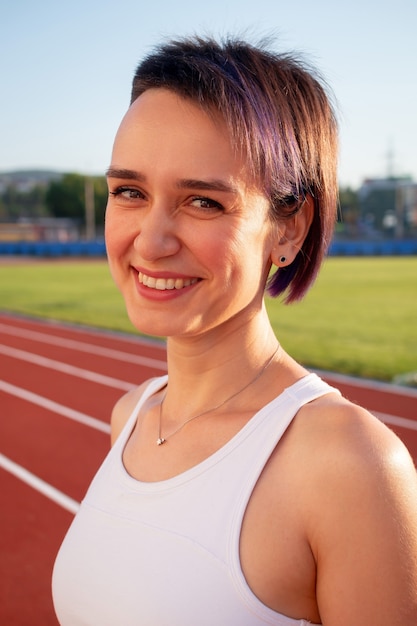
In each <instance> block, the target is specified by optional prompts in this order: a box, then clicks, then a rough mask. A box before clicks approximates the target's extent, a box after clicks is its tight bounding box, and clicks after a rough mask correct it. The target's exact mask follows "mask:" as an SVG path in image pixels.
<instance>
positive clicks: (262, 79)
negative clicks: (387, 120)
mask: <svg viewBox="0 0 417 626" xmlns="http://www.w3.org/2000/svg"><path fill="white" fill-rule="evenodd" d="M158 87H160V88H166V89H170V90H171V91H174V92H176V93H177V94H178V95H180V96H182V97H185V98H188V99H191V100H192V101H194V102H195V103H197V104H198V105H200V106H201V107H202V108H203V109H205V110H206V111H207V112H208V113H210V112H213V111H218V112H220V114H221V115H222V116H223V117H224V119H225V120H226V123H227V124H228V126H229V128H230V131H231V138H232V141H233V142H234V143H235V145H236V146H237V147H238V148H239V149H241V150H243V153H244V155H245V157H246V159H247V164H248V167H249V171H251V173H252V175H253V176H254V177H255V180H256V181H257V182H258V183H259V185H260V188H261V189H262V190H263V192H264V193H265V194H266V196H267V197H268V198H269V200H270V205H271V216H272V218H273V219H275V220H282V219H285V218H286V217H288V216H292V215H294V213H296V212H297V211H298V209H299V208H300V207H301V206H302V204H303V202H304V200H305V198H306V196H308V195H310V196H311V197H312V198H313V201H314V217H313V221H312V224H311V227H310V230H309V232H308V234H307V237H306V239H305V241H304V243H303V246H302V248H301V250H300V251H299V252H298V254H297V256H296V258H295V259H294V261H293V262H292V263H291V264H290V265H289V266H287V267H284V268H280V269H278V270H277V271H276V272H275V274H273V275H272V276H271V277H270V279H269V281H268V291H269V293H270V295H272V296H277V295H279V294H283V293H284V292H287V296H286V302H291V301H294V300H297V299H300V298H302V297H303V295H304V294H305V293H306V291H307V289H308V288H309V287H310V285H311V283H312V282H313V281H314V279H315V277H316V275H317V272H318V270H319V267H320V265H321V262H322V260H323V258H324V255H325V253H326V251H327V248H328V245H329V243H330V240H331V236H332V233H333V228H334V223H335V220H336V213H337V155H338V142H337V122H336V117H335V114H334V110H333V107H332V104H331V101H330V97H329V95H328V89H327V87H326V86H325V83H324V81H323V80H322V79H321V78H320V77H319V76H318V74H317V72H316V71H315V70H313V69H312V68H311V67H309V66H307V65H306V63H304V62H301V61H300V60H299V59H298V58H297V57H296V56H295V55H291V54H277V53H275V52H272V51H271V50H269V49H268V46H267V43H261V44H260V45H258V46H254V45H251V44H249V43H247V42H245V41H241V40H239V39H230V38H229V39H227V40H225V41H223V42H217V41H214V40H213V39H210V38H207V39H203V38H201V37H193V38H186V39H182V40H174V41H170V42H168V43H165V44H162V45H160V46H158V47H157V48H156V49H155V50H154V52H152V53H151V54H150V55H149V56H147V57H146V58H145V59H144V60H143V61H142V62H141V63H140V65H139V66H138V68H137V70H136V73H135V77H134V79H133V85H132V95H131V102H133V101H135V100H136V99H137V98H138V97H139V96H140V95H141V94H142V93H143V92H144V91H146V90H147V89H150V88H158Z"/></svg>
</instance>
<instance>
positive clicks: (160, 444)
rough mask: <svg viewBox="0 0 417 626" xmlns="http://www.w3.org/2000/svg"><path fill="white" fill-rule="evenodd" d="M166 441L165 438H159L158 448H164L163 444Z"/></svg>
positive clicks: (157, 441)
mask: <svg viewBox="0 0 417 626" xmlns="http://www.w3.org/2000/svg"><path fill="white" fill-rule="evenodd" d="M165 441H166V440H165V439H164V438H163V437H158V439H157V440H156V445H157V446H162V444H163V443H165Z"/></svg>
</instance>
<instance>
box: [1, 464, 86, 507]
mask: <svg viewBox="0 0 417 626" xmlns="http://www.w3.org/2000/svg"><path fill="white" fill-rule="evenodd" d="M0 467H2V468H3V469H4V470H6V472H9V474H13V476H15V477H16V478H19V479H20V480H21V481H23V482H24V483H26V484H27V485H29V487H32V489H35V491H38V492H39V493H41V494H43V495H44V496H46V497H47V498H49V499H50V500H52V501H53V502H55V503H56V504H58V505H59V506H61V507H62V508H63V509H66V510H67V511H69V512H70V513H73V514H74V515H75V514H76V513H77V511H78V509H79V507H80V504H79V502H77V501H76V500H73V499H72V498H70V497H69V496H67V495H66V494H65V493H62V491H59V489H56V488H55V487H52V485H50V484H49V483H47V482H46V481H44V480H42V479H41V478H39V477H38V476H36V475H35V474H32V472H29V470H27V469H25V468H24V467H22V466H21V465H18V464H17V463H15V462H14V461H12V460H11V459H9V458H8V457H7V456H4V454H1V453H0Z"/></svg>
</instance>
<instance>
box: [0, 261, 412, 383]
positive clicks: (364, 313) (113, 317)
mask: <svg viewBox="0 0 417 626" xmlns="http://www.w3.org/2000/svg"><path fill="white" fill-rule="evenodd" d="M0 294H1V295H0V297H1V304H0V308H1V309H2V310H3V311H11V312H18V313H23V314H28V315H34V316H40V317H45V318H50V319H55V320H62V321H66V322H74V323H78V324H84V325H90V326H95V327H100V328H108V329H113V330H118V331H124V332H134V329H133V328H132V326H131V324H130V322H129V320H128V319H127V315H126V313H125V309H124V304H123V301H122V298H121V296H120V294H119V292H118V291H117V289H116V287H115V286H114V284H113V282H112V279H111V277H110V275H109V271H108V268H107V265H106V262H105V261H65V260H64V261H62V260H59V261H49V262H42V261H41V262H40V261H36V260H33V261H30V260H29V261H28V260H26V261H25V262H17V263H7V262H5V261H4V260H2V262H1V263H0ZM267 307H268V311H269V314H270V317H271V320H272V324H273V326H274V329H275V331H276V333H277V336H278V338H279V340H280V341H281V343H282V344H283V346H284V347H285V348H286V349H287V350H288V351H289V352H290V354H292V356H294V357H295V358H296V359H298V360H299V361H301V362H302V363H304V364H305V365H307V366H310V367H315V368H319V369H325V370H331V371H337V372H342V373H347V374H353V375H356V376H363V377H369V378H377V379H381V380H392V379H393V378H394V377H395V376H396V375H399V374H404V373H407V372H412V371H417V258H416V257H379V258H368V257H363V258H330V259H328V260H327V261H326V263H325V264H324V266H323V269H322V272H321V274H320V277H319V279H318V281H317V283H316V285H315V286H314V287H313V289H312V290H311V291H310V293H309V294H308V295H307V297H306V298H305V300H304V301H302V302H301V303H299V304H295V305H290V306H285V305H283V304H282V303H281V302H279V301H275V300H271V299H267Z"/></svg>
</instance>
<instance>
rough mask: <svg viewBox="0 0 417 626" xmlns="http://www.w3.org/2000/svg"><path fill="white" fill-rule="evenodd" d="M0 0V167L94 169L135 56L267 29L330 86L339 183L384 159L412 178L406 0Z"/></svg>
mask: <svg viewBox="0 0 417 626" xmlns="http://www.w3.org/2000/svg"><path fill="white" fill-rule="evenodd" d="M0 1H1V12H0V15H1V37H0V76H1V83H0V85H1V86H0V93H1V99H0V103H1V104H0V106H1V109H0V110H1V115H0V172H4V171H8V170H11V169H26V168H41V169H44V168H47V169H57V170H61V171H76V172H83V173H87V172H88V173H99V174H101V173H103V172H104V170H105V169H106V167H107V165H108V164H109V160H110V152H111V146H112V141H113V137H114V133H115V131H116V129H117V126H118V124H119V122H120V120H121V117H122V116H123V114H124V112H125V110H126V108H127V106H128V100H129V91H130V83H131V79H132V75H133V72H134V69H135V67H136V65H137V62H138V61H139V60H140V59H141V57H142V56H143V54H144V53H146V52H147V51H149V50H150V49H151V48H152V46H153V45H155V44H157V43H158V42H160V41H161V40H162V39H163V38H166V37H170V36H175V35H184V34H192V33H201V32H209V33H210V34H214V35H217V34H225V33H236V32H238V33H241V32H244V31H245V30H247V29H248V30H249V32H250V33H253V35H254V36H255V37H256V36H259V35H264V34H271V33H276V35H277V43H276V46H275V47H276V49H277V50H284V51H285V50H297V51H301V52H302V53H304V55H305V56H306V58H308V59H309V60H310V61H312V62H313V63H314V64H315V65H316V66H317V67H318V68H319V69H320V70H321V72H322V73H323V74H324V75H325V77H326V78H327V81H328V82H329V83H330V85H331V86H332V88H333V91H334V92H335V95H336V98H337V100H338V104H339V110H340V112H339V119H340V127H341V155H340V182H341V184H342V185H348V184H349V185H351V186H353V187H357V186H358V185H359V184H360V183H361V181H362V179H363V178H365V177H375V176H384V175H386V174H387V171H388V168H389V167H391V169H392V172H393V173H394V174H395V175H404V174H409V175H411V176H413V178H414V179H415V180H417V148H416V144H417V67H416V66H417V37H416V32H415V31H416V24H417V2H416V0H390V1H388V0H350V2H339V1H338V0H287V1H286V2H283V1H282V0H209V1H208V2H205V3H202V2H200V0H194V1H193V2H191V1H190V0H149V1H147V2H144V1H143V0H117V1H115V0H111V1H109V0H72V1H71V2H69V1H65V0H59V1H58V0H37V1H36V2H34V1H33V0H13V1H8V0H0ZM389 153H391V158H388V154H389Z"/></svg>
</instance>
